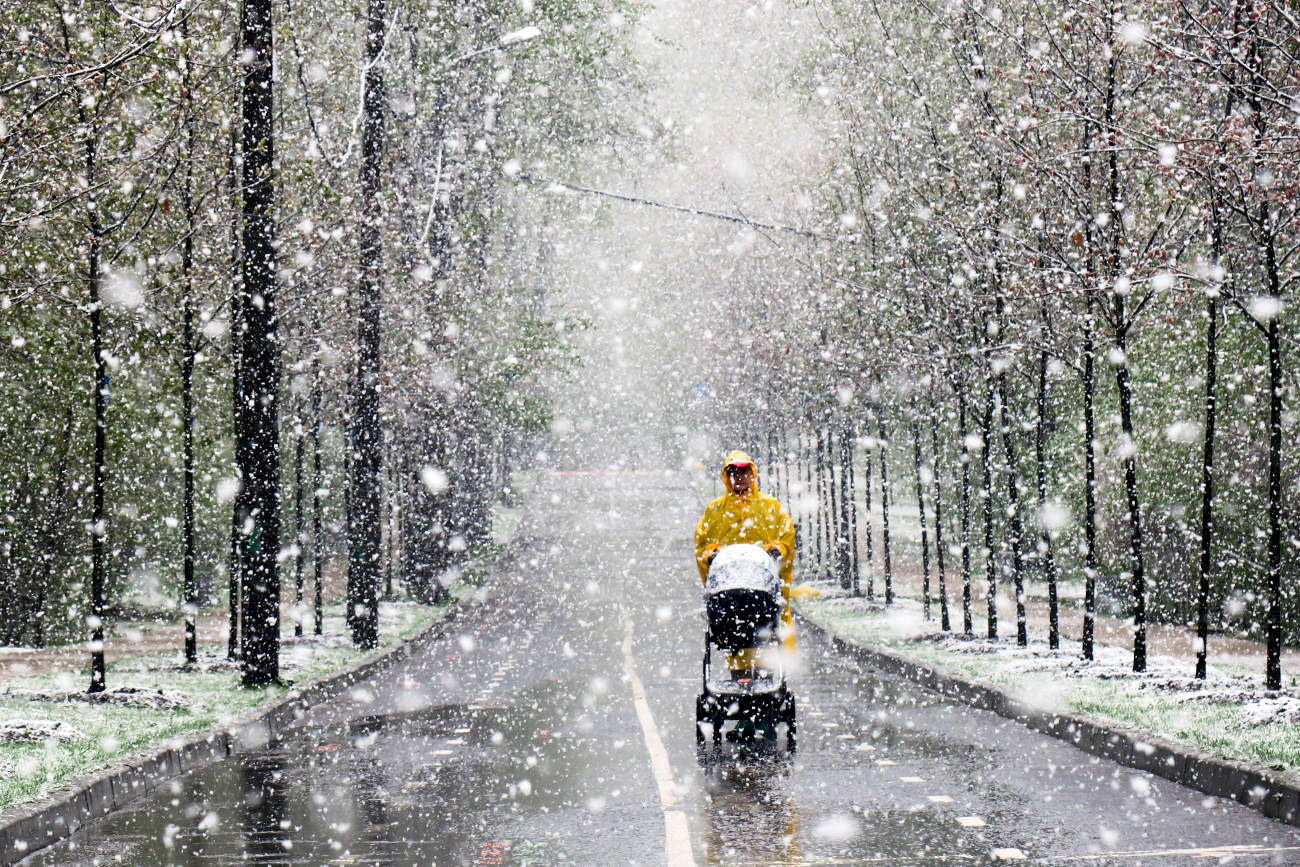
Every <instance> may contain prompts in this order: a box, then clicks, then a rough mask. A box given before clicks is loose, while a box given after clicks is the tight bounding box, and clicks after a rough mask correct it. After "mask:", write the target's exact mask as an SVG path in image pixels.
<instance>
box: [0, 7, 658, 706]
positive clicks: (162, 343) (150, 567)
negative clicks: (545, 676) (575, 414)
mask: <svg viewBox="0 0 1300 867" xmlns="http://www.w3.org/2000/svg"><path fill="white" fill-rule="evenodd" d="M598 6H599V8H598ZM625 11H629V10H628V9H627V8H625V4H623V3H622V2H621V0H614V2H612V3H611V4H591V3H585V2H569V0H556V2H547V3H538V4H537V5H536V6H534V4H532V3H525V4H522V6H521V5H519V4H515V3H497V2H493V0H480V2H465V3H455V4H445V3H434V4H430V5H428V6H426V7H420V8H416V7H413V6H406V5H397V6H396V7H395V8H386V7H385V5H384V3H383V2H382V0H372V2H371V4H370V7H369V8H368V10H367V14H366V17H365V22H366V26H365V28H364V30H365V32H364V33H361V34H358V32H357V31H356V28H355V27H354V26H353V22H354V20H355V17H354V13H353V10H352V9H351V7H349V6H347V5H346V4H344V5H340V4H335V3H324V4H313V5H310V6H307V7H299V6H297V5H295V4H293V3H292V2H290V0H283V2H280V0H248V2H245V3H242V4H235V3H226V2H220V0H206V2H191V0H181V2H176V3H173V4H164V5H140V6H129V7H117V6H113V5H104V4H96V3H90V2H77V0H49V2H41V3H26V2H13V3H9V4H8V5H7V6H5V7H4V14H3V15H2V16H0V43H3V45H4V46H5V48H4V49H3V51H4V61H3V62H2V63H0V151H2V153H3V161H2V163H0V172H2V173H3V176H4V182H3V183H0V235H3V236H4V237H5V238H6V244H5V245H4V249H3V250H0V330H2V331H3V341H4V342H3V346H2V348H0V378H3V380H4V381H5V383H6V385H7V391H8V393H9V394H10V395H11V396H12V397H11V399H10V400H9V401H6V404H5V406H4V407H3V408H2V409H0V413H3V414H4V415H3V418H0V429H2V430H3V431H4V437H3V440H2V443H3V444H2V445H0V450H3V454H2V455H0V474H3V476H4V478H3V481H2V482H0V498H3V501H4V503H3V509H0V514H2V515H3V521H0V536H3V538H2V539H0V544H3V546H4V557H3V561H2V565H0V590H2V591H3V593H4V598H5V599H6V600H7V601H6V604H5V605H3V606H0V643H5V644H18V643H23V642H28V643H34V644H36V645H38V646H40V645H43V644H44V643H45V642H47V641H50V640H54V639H56V638H63V637H77V636H79V635H80V634H81V631H82V629H83V628H84V625H86V624H88V627H89V630H90V632H91V651H92V656H93V665H92V680H91V689H102V688H103V685H104V662H103V642H104V634H105V633H104V629H105V626H106V624H107V622H108V621H110V620H111V619H113V618H114V617H117V616H119V615H121V614H122V613H123V612H124V610H125V609H127V608H129V607H130V606H132V605H135V606H141V607H146V608H156V607H159V606H166V605H168V604H169V602H174V600H175V599H176V598H178V597H179V598H180V599H181V601H182V603H183V610H184V616H185V622H186V633H187V634H186V645H185V652H186V657H187V659H188V660H190V661H194V660H195V659H196V656H197V628H196V617H197V611H198V608H199V606H200V603H201V602H203V596H204V595H206V594H205V592H204V591H205V589H206V588H205V586H204V585H209V584H216V583H217V582H215V581H213V580H210V579H212V578H213V577H215V576H216V575H217V574H221V573H224V574H226V576H227V577H228V584H226V588H228V589H227V593H228V598H229V601H230V612H231V639H230V651H231V653H232V655H239V656H241V657H242V658H243V660H244V671H245V680H246V682H248V683H250V684H254V683H265V682H269V681H272V680H275V679H276V678H277V677H278V663H277V659H278V649H279V636H280V609H281V601H280V600H281V571H282V570H283V569H284V568H286V564H290V563H292V564H294V570H295V576H296V580H295V583H296V585H297V587H296V592H295V594H294V595H295V599H296V601H297V602H298V603H302V602H303V600H304V598H305V594H304V587H303V583H304V580H305V579H304V574H303V573H304V559H305V556H306V552H307V550H308V549H309V548H310V549H311V553H312V559H313V561H314V573H315V574H314V575H313V576H312V578H313V579H314V580H313V583H314V585H315V590H316V593H315V597H316V598H315V618H314V619H315V628H316V630H317V631H319V630H320V626H321V602H322V600H321V587H322V570H323V565H324V564H326V563H328V562H329V561H330V560H331V559H332V558H334V557H336V556H342V557H346V560H347V563H348V582H349V586H348V590H349V594H348V596H349V598H348V620H349V624H350V626H351V629H352V633H353V637H354V639H355V641H356V642H357V643H358V644H359V645H361V646H373V645H374V643H375V641H376V639H377V630H376V624H377V607H378V606H377V597H378V594H379V593H380V592H381V591H380V587H381V583H382V580H383V578H384V576H383V574H382V572H383V570H382V568H381V564H382V563H383V561H384V554H383V550H382V549H383V546H384V544H385V542H387V545H388V553H387V557H388V559H389V560H390V561H391V562H395V563H396V565H397V568H398V569H399V570H400V571H401V572H402V573H403V575H404V576H405V578H406V582H407V584H408V586H409V587H410V588H411V590H412V591H413V592H414V593H415V594H416V595H417V596H419V597H421V598H424V599H426V600H435V599H437V598H439V596H440V594H441V593H442V592H443V589H442V588H443V587H444V585H445V583H446V581H447V579H448V576H449V575H451V574H454V573H455V571H456V570H457V569H458V568H460V564H461V563H463V561H464V558H465V557H466V556H467V555H468V553H469V552H471V551H472V550H475V549H480V548H482V547H483V546H484V545H486V544H489V543H490V537H491V527H490V512H489V510H488V506H489V504H490V502H491V499H492V498H493V497H494V496H496V495H498V494H499V488H500V480H501V478H502V472H503V469H502V468H503V466H504V465H505V463H506V462H507V461H512V460H516V459H519V458H520V457H521V456H526V455H527V454H529V451H528V450H521V449H520V448H519V446H520V443H521V442H523V441H525V440H526V439H527V438H528V437H531V436H533V435H534V434H535V433H537V432H539V431H543V430H545V429H546V426H547V424H548V423H549V413H550V409H549V403H548V399H547V387H546V382H547V379H548V377H551V376H553V375H554V374H556V373H559V372H561V371H562V370H564V369H565V368H566V367H568V366H570V365H571V364H572V361H573V355H572V352H571V351H570V350H569V349H568V348H567V346H566V335H565V332H563V331H562V330H560V329H556V328H554V327H553V326H552V324H551V319H552V314H551V311H550V309H549V305H548V301H547V294H548V289H549V286H548V270H547V263H548V261H549V259H550V257H551V255H552V253H551V246H550V241H549V238H550V235H551V233H552V231H553V230H552V228H551V223H552V221H553V220H554V218H555V215H556V214H557V213H562V209H563V205H562V203H559V202H558V201H557V202H555V203H552V204H549V205H546V206H544V207H538V208H532V209H529V210H521V209H518V208H513V207H510V208H508V207H506V205H507V204H508V203H507V202H505V201H503V197H504V196H506V195H508V190H507V189H505V188H503V181H506V180H508V178H509V176H511V175H513V174H517V173H518V172H519V171H520V169H521V168H522V167H523V162H522V160H524V159H526V160H527V161H528V163H529V164H530V165H532V166H533V167H534V168H536V167H538V166H540V167H545V166H548V165H549V166H551V167H554V168H559V169H566V168H567V167H569V166H572V165H574V164H575V163H576V160H577V159H578V158H579V156H580V154H581V153H582V152H583V151H584V150H588V149H592V148H595V147H599V146H601V145H602V143H605V144H607V143H608V142H612V141H617V140H619V139H621V138H622V137H624V135H625V130H626V129H627V128H628V127H629V125H630V123H631V120H632V118H633V117H634V113H635V111H636V106H637V104H638V102H637V98H636V95H637V93H638V91H639V87H640V85H639V81H638V79H637V77H636V72H635V69H634V68H633V65H632V63H631V60H630V59H629V58H628V56H627V55H626V53H625V50H624V43H625V41H626V33H627V26H626V24H625V21H626V18H625V17H624V15H623V13H624V12H625ZM611 96H615V97H618V99H617V100H610V99H609V97H611ZM290 505H292V509H291V510H290V509H289V508H288V507H289V506H290ZM344 545H346V548H345V549H344V550H340V548H343V546H344ZM205 576H206V578H207V579H209V580H204V579H205ZM226 588H221V589H226ZM294 611H295V615H294V616H295V617H297V618H299V619H300V623H299V628H301V619H302V618H304V617H305V616H306V614H305V612H304V611H303V609H302V606H301V604H299V606H298V607H297V608H295V609H294Z"/></svg>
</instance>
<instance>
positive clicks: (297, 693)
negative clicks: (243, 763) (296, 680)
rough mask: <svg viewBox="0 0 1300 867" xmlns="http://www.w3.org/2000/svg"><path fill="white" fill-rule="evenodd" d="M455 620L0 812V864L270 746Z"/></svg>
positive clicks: (432, 626) (448, 616)
mask: <svg viewBox="0 0 1300 867" xmlns="http://www.w3.org/2000/svg"><path fill="white" fill-rule="evenodd" d="M455 617H456V610H455V609H452V610H449V611H448V612H447V614H446V616H444V617H441V618H438V619H437V620H435V621H433V622H432V623H430V624H429V625H428V626H426V627H425V628H424V629H422V630H421V631H420V632H419V633H417V634H416V635H413V636H412V637H410V638H408V639H406V640H405V641H399V642H397V643H396V644H394V645H393V646H391V647H387V648H385V649H383V650H379V651H376V652H375V653H373V654H371V655H370V656H367V657H365V658H364V659H359V660H357V661H356V662H354V663H352V664H351V665H349V666H347V667H346V668H342V669H340V670H338V671H335V672H332V673H330V674H326V675H322V676H321V677H319V678H317V679H315V680H313V681H309V682H307V683H305V684H303V685H302V686H300V687H299V686H295V687H294V688H292V689H290V690H289V691H288V692H286V693H285V694H284V695H282V696H280V697H279V698H278V699H276V700H274V701H273V702H272V703H270V704H264V705H261V706H259V707H255V708H252V709H251V710H248V711H246V712H244V713H242V714H240V715H239V716H237V717H235V719H234V720H232V721H231V722H230V723H228V724H226V725H224V726H221V727H220V728H218V729H216V730H211V731H208V732H205V733H202V734H198V735H191V736H189V737H188V738H184V737H182V738H174V739H172V740H170V741H168V742H166V743H165V744H164V745H162V746H161V747H153V748H150V749H147V750H144V751H142V752H139V753H136V754H135V755H132V756H128V757H127V758H125V759H123V760H121V761H119V762H116V763H114V764H112V765H110V766H108V767H107V768H103V769H101V770H98V771H94V772H92V773H89V774H85V775H83V776H80V777H76V778H74V779H72V780H69V781H68V782H67V783H65V784H64V785H62V786H60V787H59V789H58V790H56V791H55V792H52V793H50V794H49V795H47V796H45V797H44V798H40V799H38V800H36V801H29V802H28V803H25V804H19V805H18V806H15V807H11V808H10V809H8V810H6V811H4V812H3V813H0V867H11V865H13V864H15V863H17V862H18V861H21V860H22V859H23V858H26V857H27V856H28V855H30V854H32V853H33V852H36V851H38V850H40V849H44V848H45V847H46V846H50V845H52V844H54V843H57V842H59V841H60V840H64V839H66V838H67V837H69V836H71V835H72V834H74V833H76V831H78V830H79V829H80V828H82V827H84V826H85V825H87V824H89V823H91V822H93V821H94V820H96V819H98V818H100V817H102V816H104V815H106V814H108V813H110V812H112V811H114V810H118V809H121V808H122V807H125V806H127V805H128V804H130V803H132V802H133V801H136V800H138V799H140V798H142V797H144V796H145V795H146V794H149V793H150V792H154V791H156V790H158V789H160V788H161V787H162V786H163V785H164V784H166V783H167V782H168V781H169V780H172V779H174V778H176V777H179V776H181V775H182V774H186V773H189V772H190V771H193V770H196V769H198V768H202V767H206V766H207V765H211V764H214V763H216V762H219V761H222V760H223V759H226V758H228V757H230V756H234V755H238V754H240V753H248V752H252V751H253V750H257V749H261V748H262V747H264V746H266V745H267V744H269V743H271V742H273V741H275V740H276V739H277V738H278V737H279V736H280V734H281V733H282V732H284V731H285V729H287V728H288V727H289V726H290V725H291V724H292V723H293V722H294V721H295V720H297V719H299V718H300V717H302V716H303V715H304V714H305V713H306V712H307V710H308V709H310V708H312V707H314V706H315V705H318V704H321V703H323V702H326V701H329V700H330V699H332V698H335V697H336V696H338V695H339V694H341V693H342V692H343V691H344V690H346V689H348V688H349V687H351V686H352V685H353V684H355V683H357V682H358V681H361V680H364V679H365V678H367V677H371V676H373V675H376V674H379V673H380V672H382V671H384V670H385V669H387V668H389V667H390V666H392V665H394V664H396V663H398V662H401V661H403V660H406V659H409V658H411V657H412V656H414V655H415V654H416V652H417V651H419V650H420V649H421V648H422V647H423V645H425V644H427V643H428V642H429V641H431V640H432V639H434V638H436V637H438V635H439V634H441V631H442V630H443V629H444V628H446V626H447V625H448V624H449V623H451V622H452V621H453V620H455Z"/></svg>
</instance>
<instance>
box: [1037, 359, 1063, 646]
mask: <svg viewBox="0 0 1300 867" xmlns="http://www.w3.org/2000/svg"><path fill="white" fill-rule="evenodd" d="M1047 360H1048V355H1047V350H1046V349H1044V350H1042V351H1041V352H1040V353H1039V355H1038V413H1037V415H1038V418H1037V420H1036V421H1037V424H1035V426H1034V452H1035V454H1034V457H1035V459H1036V462H1037V464H1038V514H1039V521H1040V523H1041V524H1042V537H1041V538H1040V540H1039V541H1040V544H1041V545H1042V546H1043V547H1042V563H1043V572H1044V573H1046V575H1047V646H1048V647H1050V648H1052V649H1053V650H1057V649H1059V648H1060V646H1061V620H1060V606H1059V602H1058V599H1057V588H1056V557H1055V555H1054V554H1053V551H1052V533H1051V530H1050V529H1049V527H1048V526H1047V522H1046V520H1045V518H1046V514H1047Z"/></svg>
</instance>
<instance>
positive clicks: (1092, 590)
mask: <svg viewBox="0 0 1300 867" xmlns="http://www.w3.org/2000/svg"><path fill="white" fill-rule="evenodd" d="M1093 301H1094V296H1093V294H1092V290H1091V289H1089V290H1087V306H1086V312H1085V313H1084V317H1083V327H1084V336H1083V440H1084V442H1083V500H1084V506H1083V540H1084V542H1083V544H1084V551H1083V658H1084V659H1086V660H1089V661H1091V660H1092V659H1093V637H1094V635H1095V633H1096V625H1097V448H1096V444H1097V414H1096V412H1095V410H1094V408H1093V396H1094V394H1095V392H1096V386H1097V380H1096V374H1095V371H1094V369H1093V362H1094V357H1095V355H1096V348H1095V347H1094V346H1093V334H1094V333H1095V331H1094V328H1093V326H1094V321H1093Z"/></svg>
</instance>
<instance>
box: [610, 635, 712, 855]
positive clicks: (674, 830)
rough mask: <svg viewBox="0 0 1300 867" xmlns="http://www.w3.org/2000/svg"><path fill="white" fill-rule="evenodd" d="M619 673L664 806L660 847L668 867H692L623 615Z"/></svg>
mask: <svg viewBox="0 0 1300 867" xmlns="http://www.w3.org/2000/svg"><path fill="white" fill-rule="evenodd" d="M623 670H624V671H626V672H627V679H628V682H629V683H630V684H631V685H632V703H633V705H634V706H635V707H636V718H637V720H638V721H639V722H640V723H641V734H642V735H643V736H644V737H645V747H646V750H647V751H649V753H650V768H651V770H652V771H653V772H654V776H655V783H657V784H658V786H659V802H660V803H661V804H663V806H664V808H665V809H664V834H665V837H666V839H665V843H664V848H665V850H666V853H667V855H668V867H695V855H694V854H693V853H692V852H691V833H690V827H689V825H688V824H687V822H686V813H684V812H682V811H681V810H670V809H667V808H669V807H676V806H677V781H676V780H674V779H673V769H672V765H670V764H669V763H668V751H667V750H666V749H664V742H663V740H662V739H661V738H660V737H659V728H658V727H657V726H656V725H655V719H654V716H653V715H651V713H650V702H648V701H647V700H646V695H645V685H644V684H642V683H641V678H639V677H637V674H636V665H635V660H634V659H633V657H632V618H631V617H628V616H627V615H624V616H623Z"/></svg>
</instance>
